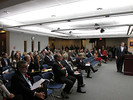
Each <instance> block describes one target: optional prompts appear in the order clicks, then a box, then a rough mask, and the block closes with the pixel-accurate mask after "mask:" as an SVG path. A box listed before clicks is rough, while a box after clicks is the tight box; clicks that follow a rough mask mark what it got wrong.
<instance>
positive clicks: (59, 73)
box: [52, 61, 66, 82]
mask: <svg viewBox="0 0 133 100" xmlns="http://www.w3.org/2000/svg"><path fill="white" fill-rule="evenodd" d="M63 67H64V66H63ZM52 69H53V73H54V79H55V81H56V82H61V79H62V78H65V76H66V70H61V69H62V66H61V65H60V64H59V63H58V62H57V61H55V62H54V63H53V68H52Z"/></svg>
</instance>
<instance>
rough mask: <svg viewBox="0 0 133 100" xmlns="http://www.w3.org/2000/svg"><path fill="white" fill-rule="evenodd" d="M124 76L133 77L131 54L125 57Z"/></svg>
mask: <svg viewBox="0 0 133 100" xmlns="http://www.w3.org/2000/svg"><path fill="white" fill-rule="evenodd" d="M124 74H125V75H133V55H131V54H127V55H125V60H124Z"/></svg>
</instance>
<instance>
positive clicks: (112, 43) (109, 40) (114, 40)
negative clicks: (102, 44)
mask: <svg viewBox="0 0 133 100" xmlns="http://www.w3.org/2000/svg"><path fill="white" fill-rule="evenodd" d="M121 42H125V43H126V44H128V38H107V39H106V47H107V46H110V47H113V46H115V47H118V46H119V45H120V44H121Z"/></svg>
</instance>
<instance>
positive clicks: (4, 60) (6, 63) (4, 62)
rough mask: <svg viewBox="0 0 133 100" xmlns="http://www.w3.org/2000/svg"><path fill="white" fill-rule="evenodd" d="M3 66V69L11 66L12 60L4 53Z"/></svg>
mask: <svg viewBox="0 0 133 100" xmlns="http://www.w3.org/2000/svg"><path fill="white" fill-rule="evenodd" d="M1 64H2V67H8V66H10V60H9V59H8V54H7V53H2V59H1Z"/></svg>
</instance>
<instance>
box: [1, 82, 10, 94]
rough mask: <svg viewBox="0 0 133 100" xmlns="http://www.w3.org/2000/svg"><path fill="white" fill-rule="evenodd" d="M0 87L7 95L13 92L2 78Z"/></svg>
mask: <svg viewBox="0 0 133 100" xmlns="http://www.w3.org/2000/svg"><path fill="white" fill-rule="evenodd" d="M0 88H1V89H2V91H3V92H5V93H6V95H7V96H10V94H11V93H10V92H9V91H8V90H7V88H6V87H5V85H4V84H3V81H2V80H0Z"/></svg>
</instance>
